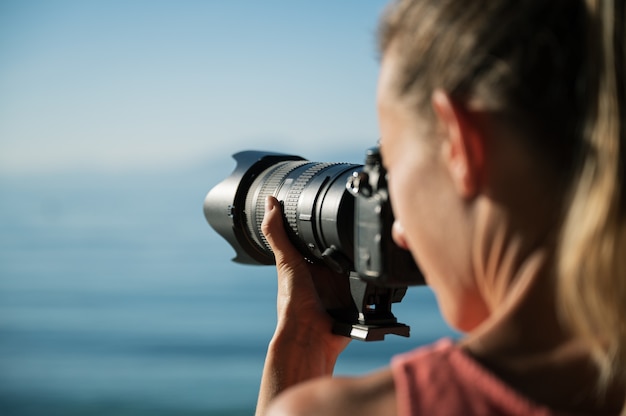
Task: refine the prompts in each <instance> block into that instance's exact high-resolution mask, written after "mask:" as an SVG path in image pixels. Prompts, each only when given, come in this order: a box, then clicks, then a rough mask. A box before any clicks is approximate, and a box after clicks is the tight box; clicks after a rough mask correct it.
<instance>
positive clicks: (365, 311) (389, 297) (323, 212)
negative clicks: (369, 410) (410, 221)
mask: <svg viewBox="0 0 626 416" xmlns="http://www.w3.org/2000/svg"><path fill="white" fill-rule="evenodd" d="M233 157H234V159H235V160H236V162H237V166H236V167H235V170H234V171H233V172H232V174H231V175H230V176H229V177H228V178H226V179H225V180H224V181H222V182H221V183H219V184H218V185H216V186H215V187H214V188H213V189H212V190H211V191H210V192H209V193H208V195H207V197H206V199H205V202H204V214H205V217H206V219H207V220H208V222H209V224H210V225H211V226H212V227H213V228H214V229H215V230H216V231H217V232H218V233H219V234H220V235H221V236H222V237H224V238H225V239H226V240H227V241H228V242H229V243H230V245H231V246H232V247H233V248H234V250H235V252H236V256H235V258H234V259H233V260H234V261H236V262H239V263H244V264H274V256H273V253H272V251H271V247H270V245H269V243H268V242H267V240H266V239H265V237H264V236H263V233H262V231H261V223H262V221H263V217H264V215H265V199H266V197H267V196H269V195H271V196H274V197H276V198H277V199H278V200H279V201H280V202H281V205H282V209H283V214H284V222H285V229H286V231H287V234H288V235H289V238H290V240H291V242H292V243H293V245H294V246H295V247H296V248H298V250H299V251H300V252H301V253H302V255H303V256H304V257H305V258H306V259H307V260H308V261H311V262H323V263H325V264H326V265H328V266H329V267H330V268H332V269H333V270H334V271H336V272H337V273H338V274H339V275H343V276H345V278H347V279H349V282H350V291H351V295H352V299H353V301H354V305H353V307H352V308H348V309H345V310H334V311H329V313H331V315H333V317H334V318H335V328H334V331H335V332H336V333H339V334H342V335H346V336H350V337H352V338H356V339H361V340H366V341H370V340H380V339H383V338H384V336H385V335H386V334H389V333H393V334H397V335H403V336H408V334H409V327H408V326H406V325H404V324H400V323H398V322H397V320H396V318H395V317H394V316H393V314H392V313H391V304H392V303H395V302H400V301H401V300H402V298H403V296H404V294H405V292H406V289H407V286H410V285H420V284H424V279H423V276H422V274H421V272H420V270H419V268H418V267H417V265H416V264H415V262H414V261H413V258H412V257H411V254H410V253H409V252H408V251H406V250H404V249H402V248H400V247H399V246H398V245H396V244H395V243H394V241H393V239H392V237H391V228H392V225H393V221H394V219H393V212H392V209H391V202H390V200H389V192H388V189H387V180H386V172H385V170H384V168H383V165H382V161H381V156H380V152H379V150H378V148H377V147H373V148H370V149H368V150H367V152H366V156H365V163H364V165H356V164H349V163H318V162H309V161H307V160H305V159H303V158H301V157H299V156H293V155H285V154H280V153H270V152H258V151H244V152H240V153H237V154H235V155H234V156H233Z"/></svg>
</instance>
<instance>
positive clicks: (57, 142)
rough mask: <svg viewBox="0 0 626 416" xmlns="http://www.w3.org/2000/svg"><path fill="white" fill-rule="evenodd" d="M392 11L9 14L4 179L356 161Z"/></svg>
mask: <svg viewBox="0 0 626 416" xmlns="http://www.w3.org/2000/svg"><path fill="white" fill-rule="evenodd" d="M385 4H386V1H382V0H368V1H362V0H342V1H336V0H316V1H306V2H305V1H297V0H264V1H253V0H248V1H240V0H222V1H216V0H205V1H192V0H182V1H174V0H170V1H165V0H131V1H119V0H109V1H104V0H102V1H91V0H83V1H79V0H74V1H69V0H55V1H36V0H26V1H24V0H0V174H20V173H48V172H56V171H80V170H96V171H116V172H118V171H121V172H124V171H135V170H142V169H151V170H154V169H165V168H168V169H169V168H173V167H179V166H185V165H186V164H195V163H201V162H202V161H203V160H210V159H211V158H216V157H228V155H230V154H231V153H233V152H236V151H239V150H243V149H249V148H252V149H268V150H280V151H286V152H296V153H299V154H302V155H303V156H307V157H310V158H313V159H315V158H316V156H317V155H327V154H329V153H331V152H332V149H337V150H338V151H345V149H349V148H353V149H354V148H356V149H357V154H358V153H359V152H360V149H364V148H365V147H367V146H369V145H372V144H373V143H375V141H376V140H377V138H378V127H377V126H378V125H377V120H376V111H375V84H376V78H377V73H378V62H377V57H376V41H375V35H376V26H377V21H378V18H379V16H380V13H381V12H382V10H383V9H384V6H385ZM329 149H331V150H330V151H329Z"/></svg>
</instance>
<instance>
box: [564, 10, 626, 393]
mask: <svg viewBox="0 0 626 416" xmlns="http://www.w3.org/2000/svg"><path fill="white" fill-rule="evenodd" d="M587 7H588V19H589V20H588V25H587V26H588V30H587V33H588V42H587V46H586V48H587V51H588V59H587V62H586V65H587V68H586V71H585V72H586V78H587V80H586V85H585V91H586V92H585V93H584V96H585V100H586V102H587V111H586V120H584V121H585V127H584V128H583V133H582V136H583V138H582V142H583V143H582V146H581V149H582V150H581V158H580V164H579V168H578V172H579V173H578V176H577V178H576V179H575V180H574V182H573V187H572V199H571V203H570V205H569V208H568V212H567V216H566V219H565V223H564V226H563V229H562V235H561V243H560V253H559V263H558V285H559V294H560V299H559V301H560V305H561V307H562V310H563V312H564V317H565V318H566V320H567V322H568V324H570V325H571V327H572V329H573V330H574V331H575V333H576V334H578V335H580V336H581V337H582V338H583V339H584V340H585V341H587V342H588V343H589V345H590V347H591V349H592V351H593V356H594V359H595V361H596V363H597V364H598V368H599V371H600V386H601V387H603V386H605V385H606V383H608V382H609V381H610V380H612V379H615V378H620V379H622V380H624V379H626V188H625V187H626V174H625V169H626V127H625V123H626V121H625V119H626V110H625V106H626V102H625V100H626V91H625V90H626V88H625V85H624V72H625V67H624V64H625V60H626V59H625V55H626V51H625V43H624V42H625V39H624V36H625V35H626V33H624V20H625V19H626V16H625V9H624V1H623V0H587Z"/></svg>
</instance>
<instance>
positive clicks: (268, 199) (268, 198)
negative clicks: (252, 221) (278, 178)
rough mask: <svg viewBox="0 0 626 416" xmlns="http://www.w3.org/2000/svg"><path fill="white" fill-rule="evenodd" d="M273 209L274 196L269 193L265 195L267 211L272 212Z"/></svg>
mask: <svg viewBox="0 0 626 416" xmlns="http://www.w3.org/2000/svg"><path fill="white" fill-rule="evenodd" d="M273 209H274V201H273V200H272V197H271V196H269V195H268V196H266V197H265V212H270V211H271V210H273Z"/></svg>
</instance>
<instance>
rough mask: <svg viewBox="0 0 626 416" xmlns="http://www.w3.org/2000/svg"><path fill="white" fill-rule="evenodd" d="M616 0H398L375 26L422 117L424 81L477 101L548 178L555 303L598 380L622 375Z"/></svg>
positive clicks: (620, 35)
mask: <svg viewBox="0 0 626 416" xmlns="http://www.w3.org/2000/svg"><path fill="white" fill-rule="evenodd" d="M624 13H625V11H624V1H623V0H588V1H585V0H550V1H546V0H510V1H504V0H502V1H496V0H473V1H470V2H465V1H459V0H398V1H397V2H395V3H394V4H393V5H392V7H391V8H390V9H389V10H388V12H387V14H386V15H385V17H384V19H383V21H382V24H381V28H380V44H381V46H380V48H381V51H382V52H385V51H387V50H388V49H390V48H393V52H394V53H395V54H396V57H397V58H398V59H397V61H398V62H397V63H398V64H399V70H398V80H397V85H396V88H397V92H398V94H399V96H401V97H403V98H404V99H406V100H407V102H409V103H411V104H413V105H414V106H416V107H417V108H418V109H419V111H420V112H421V113H422V114H425V115H426V116H428V115H429V114H431V113H430V112H431V111H432V109H431V105H430V98H431V96H432V92H433V91H434V89H435V88H441V89H443V90H445V91H447V92H448V93H449V94H450V95H451V96H452V97H453V98H454V99H456V100H459V101H461V102H463V101H467V100H470V99H478V100H479V101H480V102H481V103H483V104H485V105H486V106H487V109H488V110H489V111H492V112H494V113H498V116H499V118H500V119H504V120H507V121H508V122H510V123H511V124H512V125H513V126H514V127H515V128H516V129H518V130H520V129H523V130H524V131H523V132H522V133H525V134H524V137H525V138H527V139H528V140H527V142H528V145H529V146H530V147H531V148H533V149H536V150H538V153H539V154H541V155H543V157H544V159H545V161H546V162H547V165H549V166H551V167H552V168H553V171H554V172H555V175H556V176H555V177H557V178H560V180H561V184H562V185H563V186H562V188H563V189H565V191H564V192H563V195H562V206H563V211H564V216H563V217H564V219H563V222H562V224H559V225H558V226H557V230H556V231H558V232H560V240H559V245H558V256H557V264H556V268H557V284H558V302H559V305H560V306H561V309H562V311H563V316H564V317H565V319H566V322H567V323H568V324H569V325H571V327H572V329H573V330H574V331H575V333H576V334H578V335H579V336H580V337H581V339H584V340H586V341H588V342H589V345H590V346H591V347H592V351H593V356H594V358H595V360H596V362H597V364H598V367H599V369H600V375H601V377H600V380H599V385H600V386H601V385H603V384H604V383H606V382H607V381H608V380H610V379H611V378H613V377H620V378H626V190H625V187H626V177H625V175H626V174H625V172H624V171H625V169H626V137H625V134H626V133H625V130H626V129H625V126H624V123H626V110H625V107H626V98H625V97H626V92H625V86H624V71H625V67H624V65H625V61H626V59H625V54H626V53H625V50H624V48H625V46H624V42H625V40H624V37H625V35H626V34H625V33H624V21H625V20H626V16H625V15H624Z"/></svg>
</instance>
